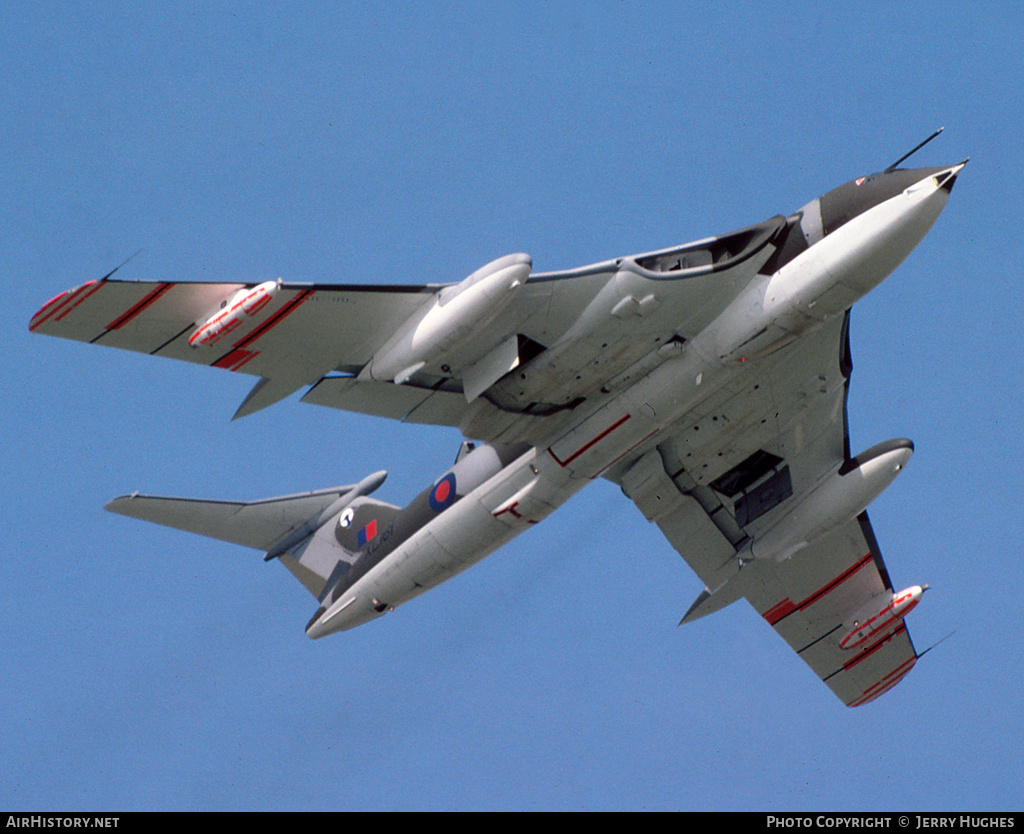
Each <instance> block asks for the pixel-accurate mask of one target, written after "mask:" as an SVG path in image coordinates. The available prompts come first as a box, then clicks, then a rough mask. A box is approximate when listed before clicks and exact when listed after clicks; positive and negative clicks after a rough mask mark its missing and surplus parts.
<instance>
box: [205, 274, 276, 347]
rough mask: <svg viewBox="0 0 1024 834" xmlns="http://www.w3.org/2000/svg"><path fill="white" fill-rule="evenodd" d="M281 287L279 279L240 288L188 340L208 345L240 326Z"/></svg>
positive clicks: (265, 304) (258, 310) (269, 300)
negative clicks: (248, 287) (247, 287)
mask: <svg viewBox="0 0 1024 834" xmlns="http://www.w3.org/2000/svg"><path fill="white" fill-rule="evenodd" d="M279 289H281V279H280V278H278V279H277V280H276V281H264V282H263V283H262V284H259V285H257V286H255V287H252V288H250V289H241V290H239V291H238V292H236V293H235V294H234V295H233V296H231V298H229V299H228V300H227V301H224V302H222V303H221V305H220V309H219V310H217V311H216V312H215V313H214V314H213V315H211V316H210V317H209V318H207V319H206V321H204V322H203V323H202V324H201V325H199V327H198V328H196V332H195V333H193V334H192V335H191V336H190V337H189V340H188V343H189V345H191V346H192V347H194V348H195V347H209V346H210V345H214V344H216V343H217V342H219V341H220V340H221V339H223V338H224V337H225V336H227V335H228V334H229V333H231V331H233V330H235V329H236V328H238V327H240V326H241V325H242V323H243V322H244V321H245V319H246V318H251V317H253V316H255V315H257V314H258V313H259V312H260V311H261V310H263V309H264V308H265V307H266V306H267V305H268V304H270V302H271V301H272V300H273V298H274V296H275V295H277V291H278V290H279Z"/></svg>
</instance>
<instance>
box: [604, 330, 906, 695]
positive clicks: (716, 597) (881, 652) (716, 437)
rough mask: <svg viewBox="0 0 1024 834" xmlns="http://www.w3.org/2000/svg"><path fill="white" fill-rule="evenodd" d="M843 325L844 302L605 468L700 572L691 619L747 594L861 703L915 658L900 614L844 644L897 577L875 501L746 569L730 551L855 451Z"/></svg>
mask: <svg viewBox="0 0 1024 834" xmlns="http://www.w3.org/2000/svg"><path fill="white" fill-rule="evenodd" d="M848 324H849V314H847V317H846V318H845V319H840V320H836V321H834V322H830V323H827V324H826V325H824V326H823V327H821V328H820V329H819V330H818V331H816V332H814V333H811V334H808V335H806V336H804V337H803V338H802V339H801V340H799V341H797V342H795V343H794V344H792V345H790V346H789V347H787V348H785V349H783V350H782V351H780V352H779V353H778V354H776V355H774V356H772V357H767V358H766V359H763V360H761V361H760V362H759V363H754V364H752V366H751V368H749V369H748V370H747V371H745V372H744V374H743V375H741V377H740V378H738V379H737V380H736V381H735V382H734V383H732V384H731V385H730V386H729V387H728V388H727V389H724V390H722V391H721V392H719V393H718V394H717V395H716V396H715V397H714V398H713V399H712V400H711V401H709V402H708V403H706V404H705V405H704V407H702V409H701V411H700V413H695V414H691V415H688V416H687V417H686V418H684V420H683V421H681V423H680V424H679V425H678V426H677V427H676V428H675V430H674V431H673V432H671V433H670V436H669V438H668V439H666V440H664V441H663V442H661V443H660V444H659V445H658V446H657V447H656V448H654V449H650V450H647V451H646V452H645V454H643V455H642V456H641V457H639V458H638V459H636V460H635V461H632V462H630V463H629V464H627V465H625V466H623V467H622V468H621V469H620V471H618V472H615V473H612V476H611V477H612V479H613V480H615V481H616V482H618V483H619V484H620V485H621V486H622V488H623V491H624V492H625V493H626V494H627V495H628V496H629V497H630V498H631V499H632V500H633V501H634V503H636V504H637V506H638V508H639V509H640V510H641V511H642V512H643V513H644V516H645V517H646V518H647V519H648V520H650V521H653V522H655V523H656V524H657V525H658V526H659V528H660V529H661V531H662V532H663V533H664V535H665V537H666V538H667V539H668V541H669V543H670V544H671V545H672V546H673V547H674V548H675V549H676V550H677V551H678V552H679V553H680V555H681V556H682V557H683V558H684V559H685V560H686V562H687V563H688V564H689V565H690V567H691V568H692V569H693V570H694V572H695V573H696V574H697V575H698V576H699V577H700V578H701V579H702V580H703V581H704V583H705V590H704V592H703V593H702V594H701V596H700V597H699V598H698V599H697V601H696V602H695V603H694V605H693V606H692V607H691V609H690V611H688V612H687V615H686V616H685V617H684V622H688V621H691V620H693V619H697V618H699V617H700V616H703V615H705V614H708V613H712V612H713V611H717V610H719V609H720V608H722V607H724V606H725V605H728V604H730V603H732V602H733V601H735V600H737V599H739V598H740V597H745V598H746V599H747V601H748V602H749V603H750V604H751V605H752V606H753V607H754V608H755V609H756V610H757V611H758V613H760V614H761V616H762V617H764V619H765V620H766V621H767V622H768V623H769V624H770V625H771V626H772V627H773V628H774V629H775V630H776V631H777V632H778V633H779V635H780V636H781V637H782V638H783V639H784V640H785V641H786V642H787V643H788V644H789V645H790V646H791V647H792V648H793V650H794V651H796V652H797V654H798V656H799V657H800V658H801V659H802V660H804V661H805V662H806V663H807V665H808V666H810V667H811V669H812V670H813V671H814V672H815V674H817V675H818V676H819V677H820V678H821V679H822V680H823V681H824V682H825V683H826V684H827V685H828V686H829V688H830V689H832V691H833V692H834V693H835V694H836V695H837V696H838V697H839V698H840V699H841V700H842V701H843V703H845V704H847V705H849V706H857V705H860V704H863V703H867V702H868V701H870V700H873V699H874V698H876V697H878V696H879V695H881V694H882V693H883V692H886V691H888V690H889V689H890V688H892V687H893V686H895V685H896V683H898V682H899V681H900V680H902V679H903V677H904V676H905V675H906V674H907V673H908V672H909V671H910V669H911V668H912V667H913V665H914V663H915V661H916V658H917V655H916V652H915V650H914V646H913V644H912V642H911V640H910V636H909V634H908V633H907V631H906V628H905V626H904V625H903V624H902V622H900V624H899V627H898V628H897V629H896V630H895V631H893V632H891V633H889V634H887V635H885V636H882V637H880V638H878V639H877V640H875V641H873V642H871V641H869V642H868V643H867V644H865V645H861V646H858V647H857V648H856V649H843V648H841V647H840V645H839V641H840V639H841V638H842V637H843V636H844V634H845V633H846V629H845V628H844V623H846V622H847V621H848V620H849V617H850V615H851V614H852V613H853V612H856V611H858V609H860V608H861V607H863V606H864V605H865V604H867V603H869V602H871V601H872V600H873V599H876V598H877V597H878V596H879V595H881V594H883V593H884V592H885V591H891V590H892V585H891V583H890V580H889V576H888V572H887V571H886V568H885V564H884V562H883V560H882V557H881V554H880V552H879V548H878V544H877V541H876V540H875V536H874V533H873V531H872V529H871V524H870V522H869V520H868V517H867V514H866V513H862V514H861V515H860V516H859V517H857V518H855V519H852V520H850V521H849V522H847V523H845V524H843V525H841V526H840V527H838V528H836V529H834V530H832V531H831V532H829V533H828V534H827V535H825V536H824V537H822V538H820V539H818V540H816V541H814V542H812V543H811V544H810V545H808V546H806V547H804V548H803V549H802V550H799V551H798V552H797V553H796V554H795V555H793V556H792V557H791V558H788V559H785V560H784V561H782V562H776V561H774V560H772V559H768V560H755V561H753V562H749V563H747V564H746V566H745V567H743V568H742V569H741V568H740V566H739V562H738V561H737V559H736V555H737V553H738V551H740V549H741V548H743V546H744V545H745V544H746V543H747V542H749V541H750V540H751V539H754V540H756V538H757V536H758V535H759V534H761V533H763V532H765V531H766V530H769V529H771V527H772V526H773V525H774V524H775V523H776V522H777V521H778V520H779V519H781V518H783V517H784V516H785V515H786V514H787V513H788V512H790V511H791V509H792V508H793V506H794V505H796V504H797V503H799V502H800V501H801V500H802V499H803V498H804V497H805V496H806V495H808V494H809V492H810V490H812V489H813V488H814V486H815V485H817V484H818V483H820V481H821V479H822V477H823V476H825V475H826V474H827V473H829V472H831V471H834V470H835V469H836V467H838V466H839V465H841V464H842V463H843V462H844V461H846V460H848V459H849V458H850V450H849V438H848V432H847V418H846V399H847V392H848V381H849V376H850V372H851V370H852V363H851V361H850V355H849V343H848V332H849V331H848Z"/></svg>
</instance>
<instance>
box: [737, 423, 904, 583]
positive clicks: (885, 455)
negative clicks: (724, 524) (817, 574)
mask: <svg viewBox="0 0 1024 834" xmlns="http://www.w3.org/2000/svg"><path fill="white" fill-rule="evenodd" d="M913 451H914V444H913V443H912V442H911V441H909V440H906V439H898V440H890V441H887V442H885V443H879V444H878V445H877V446H872V447H871V448H870V449H868V450H867V451H866V452H863V453H862V454H860V455H857V457H855V458H852V459H851V460H848V461H847V462H846V463H844V464H843V465H842V466H840V467H839V469H838V470H837V471H835V472H833V473H832V474H831V475H828V476H827V477H826V478H825V479H824V480H823V481H822V482H821V483H820V484H819V485H818V486H816V487H815V488H814V489H813V490H812V491H811V492H810V493H809V494H808V495H806V496H805V497H804V498H802V499H801V500H800V501H798V502H796V504H795V506H794V507H793V509H792V510H791V511H790V512H789V513H788V514H786V515H785V516H783V517H782V518H781V519H780V520H779V521H778V522H777V523H776V524H774V525H773V526H772V527H771V528H770V529H768V530H767V531H766V532H765V533H763V534H762V535H760V536H758V537H757V538H756V539H753V540H752V541H750V542H748V544H747V545H746V546H745V547H744V548H743V549H742V550H741V551H740V552H739V553H738V554H737V555H738V557H739V559H740V562H741V563H742V562H744V561H749V560H750V559H752V558H756V559H766V558H767V559H775V560H776V561H779V562H781V561H782V560H783V559H788V558H789V557H790V556H792V555H793V554H794V553H796V552H797V551H798V550H800V549H801V548H803V547H805V546H806V545H808V544H810V543H811V542H813V541H816V540H817V539H819V538H821V537H822V536H824V535H825V534H826V533H828V532H830V531H831V530H834V529H835V528H836V527H838V526H839V525H840V524H843V523H845V522H847V521H849V520H850V519H851V518H854V517H856V516H858V515H860V514H861V513H862V512H863V511H864V510H865V509H866V508H867V506H868V504H870V503H871V502H872V501H874V500H875V498H877V497H878V496H879V495H880V494H881V493H882V490H884V489H885V488H886V487H887V486H889V484H891V483H892V482H893V479H895V477H896V476H897V475H898V474H899V473H900V472H901V471H903V467H904V466H906V463H907V461H908V460H909V459H910V456H911V454H913Z"/></svg>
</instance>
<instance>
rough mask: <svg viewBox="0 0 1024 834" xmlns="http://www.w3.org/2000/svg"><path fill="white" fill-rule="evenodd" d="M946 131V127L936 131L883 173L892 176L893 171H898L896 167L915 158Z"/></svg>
mask: <svg viewBox="0 0 1024 834" xmlns="http://www.w3.org/2000/svg"><path fill="white" fill-rule="evenodd" d="M945 129H946V128H944V127H940V128H939V129H938V130H936V131H935V133H933V134H932V135H931V136H929V137H928V138H927V139H925V140H924V141H923V142H922V143H921V144H920V145H917V146H916V147H914V148H913V149H912V150H909V151H907V152H906V153H905V154H903V156H901V157H900V158H899V159H897V160H896V161H895V162H894V163H893V164H892V165H890V166H889V167H888V168H886V169H885V170H884V171H883V172H882V173H883V174H891V173H892V172H893V171H895V170H896V166H897V165H899V164H900V163H901V162H902V161H903V160H904V159H907V158H908V157H910V156H913V155H914V154H915V153H917V152H918V151H919V150H921V148H923V147H924V146H925V145H927V144H928V143H929V142H931V141H932V139H934V138H935V137H936V136H938V135H939V134H940V133H942V131H944V130H945Z"/></svg>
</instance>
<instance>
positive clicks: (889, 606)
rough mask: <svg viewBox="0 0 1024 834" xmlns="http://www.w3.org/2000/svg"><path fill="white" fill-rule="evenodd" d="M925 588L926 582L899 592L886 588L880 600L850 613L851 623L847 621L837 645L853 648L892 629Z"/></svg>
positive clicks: (897, 624)
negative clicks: (852, 614)
mask: <svg viewBox="0 0 1024 834" xmlns="http://www.w3.org/2000/svg"><path fill="white" fill-rule="evenodd" d="M927 590H928V586H927V585H914V586H913V587H911V588H907V589H905V590H903V591H900V592H899V593H898V594H894V593H892V592H891V591H889V592H887V593H886V595H885V598H883V599H881V600H879V599H877V598H876V599H873V600H871V602H869V603H868V604H867V605H865V606H863V607H862V608H861V609H860V610H859V611H858V612H857V613H856V614H855V615H854V616H853V620H852V622H849V621H848V626H849V627H848V630H847V632H846V634H844V635H843V637H842V638H840V640H839V645H840V646H842V647H843V648H844V649H856V648H857V647H858V646H862V645H864V643H866V642H867V641H868V640H871V639H876V638H879V637H882V636H883V635H885V634H889V633H890V632H891V631H895V629H896V628H897V627H898V626H899V624H900V622H901V621H902V620H903V618H904V617H906V616H907V614H909V613H910V612H911V611H913V610H914V609H915V608H916V607H917V604H918V603H919V602H920V601H921V596H922V594H924V592H925V591H927Z"/></svg>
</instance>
